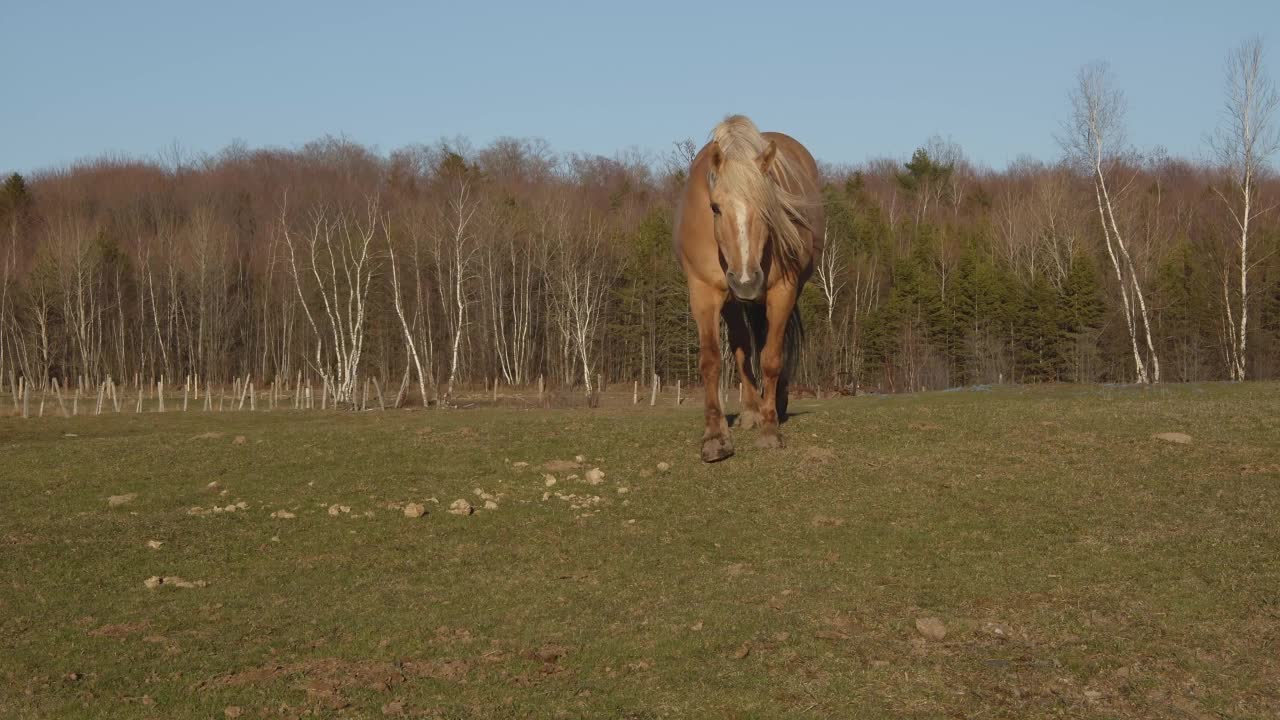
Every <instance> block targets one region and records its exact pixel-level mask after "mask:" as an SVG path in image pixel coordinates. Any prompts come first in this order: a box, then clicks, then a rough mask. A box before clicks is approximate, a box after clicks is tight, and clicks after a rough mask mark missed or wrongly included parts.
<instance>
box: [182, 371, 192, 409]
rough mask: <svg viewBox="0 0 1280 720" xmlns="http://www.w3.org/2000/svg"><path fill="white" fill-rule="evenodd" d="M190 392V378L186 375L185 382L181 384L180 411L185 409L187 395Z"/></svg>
mask: <svg viewBox="0 0 1280 720" xmlns="http://www.w3.org/2000/svg"><path fill="white" fill-rule="evenodd" d="M190 394H191V380H190V377H189V376H188V379H187V384H186V385H183V386H182V412H186V411H187V396H188V395H190Z"/></svg>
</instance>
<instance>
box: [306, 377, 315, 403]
mask: <svg viewBox="0 0 1280 720" xmlns="http://www.w3.org/2000/svg"><path fill="white" fill-rule="evenodd" d="M314 397H315V396H314V395H312V394H311V381H310V380H308V381H307V409H308V410H311V409H313V408H315V402H313V398H314Z"/></svg>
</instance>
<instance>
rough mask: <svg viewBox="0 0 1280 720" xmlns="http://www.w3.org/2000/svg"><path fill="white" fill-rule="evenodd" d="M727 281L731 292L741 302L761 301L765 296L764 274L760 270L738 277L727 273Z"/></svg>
mask: <svg viewBox="0 0 1280 720" xmlns="http://www.w3.org/2000/svg"><path fill="white" fill-rule="evenodd" d="M725 279H726V280H728V282H729V292H731V293H733V296H734V297H735V298H737V299H739V300H759V299H760V297H761V296H762V295H764V272H763V271H761V270H759V269H757V270H755V271H752V272H744V273H741V274H738V275H735V274H734V273H733V272H731V271H730V272H725Z"/></svg>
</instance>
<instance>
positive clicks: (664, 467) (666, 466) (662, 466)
mask: <svg viewBox="0 0 1280 720" xmlns="http://www.w3.org/2000/svg"><path fill="white" fill-rule="evenodd" d="M670 470H671V463H668V462H660V463H658V472H660V473H664V472H668V471H670Z"/></svg>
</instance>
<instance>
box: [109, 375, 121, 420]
mask: <svg viewBox="0 0 1280 720" xmlns="http://www.w3.org/2000/svg"><path fill="white" fill-rule="evenodd" d="M107 392H108V393H110V394H111V406H112V407H113V408H115V411H116V414H117V415H119V414H120V393H118V392H116V381H115V378H112V377H108V378H107Z"/></svg>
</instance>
